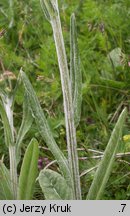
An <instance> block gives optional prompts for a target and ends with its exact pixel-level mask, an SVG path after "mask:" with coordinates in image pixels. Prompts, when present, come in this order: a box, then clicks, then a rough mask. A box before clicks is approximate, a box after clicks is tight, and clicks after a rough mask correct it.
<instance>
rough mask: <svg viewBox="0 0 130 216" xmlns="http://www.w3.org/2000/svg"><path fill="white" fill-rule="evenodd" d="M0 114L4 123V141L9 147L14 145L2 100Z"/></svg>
mask: <svg viewBox="0 0 130 216" xmlns="http://www.w3.org/2000/svg"><path fill="white" fill-rule="evenodd" d="M0 114H1V118H2V121H3V125H4V134H5V143H6V145H7V146H8V147H9V146H10V145H14V142H13V136H12V130H11V127H10V124H9V120H8V117H7V114H6V111H5V108H4V105H3V103H2V101H0Z"/></svg>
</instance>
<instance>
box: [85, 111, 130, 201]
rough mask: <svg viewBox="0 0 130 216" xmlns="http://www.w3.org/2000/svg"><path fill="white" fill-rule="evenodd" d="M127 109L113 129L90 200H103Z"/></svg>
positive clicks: (95, 177) (90, 193)
mask: <svg viewBox="0 0 130 216" xmlns="http://www.w3.org/2000/svg"><path fill="white" fill-rule="evenodd" d="M126 114H127V110H126V108H125V109H124V110H123V111H122V113H121V114H120V116H119V119H118V121H117V123H116V125H115V127H114V129H113V132H112V134H111V137H110V140H109V142H108V145H107V147H106V149H105V152H104V156H103V158H102V160H101V162H100V164H99V166H98V169H97V171H96V173H95V176H94V179H93V182H92V185H91V187H90V189H89V192H88V195H87V199H88V200H99V199H101V196H102V193H103V191H104V188H105V186H106V183H107V181H108V178H109V176H110V173H111V170H112V167H113V163H114V159H115V154H116V152H117V149H118V146H119V141H120V138H121V136H122V128H123V125H124V121H125V118H126Z"/></svg>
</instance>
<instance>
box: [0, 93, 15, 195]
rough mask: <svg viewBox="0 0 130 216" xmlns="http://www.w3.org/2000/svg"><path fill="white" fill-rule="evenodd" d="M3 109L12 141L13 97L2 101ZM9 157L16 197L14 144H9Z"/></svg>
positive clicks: (13, 189) (12, 184)
mask: <svg viewBox="0 0 130 216" xmlns="http://www.w3.org/2000/svg"><path fill="white" fill-rule="evenodd" d="M3 102H4V107H5V111H6V114H7V117H8V121H9V125H10V128H11V132H12V138H13V143H14V125H13V110H12V102H13V99H12V98H11V97H8V96H7V97H6V99H5V100H4V101H3ZM9 158H10V179H11V186H12V191H13V198H14V199H16V198H17V163H16V148H15V145H12V144H10V145H9Z"/></svg>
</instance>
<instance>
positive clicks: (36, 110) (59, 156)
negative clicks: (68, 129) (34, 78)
mask: <svg viewBox="0 0 130 216" xmlns="http://www.w3.org/2000/svg"><path fill="white" fill-rule="evenodd" d="M20 72H21V78H22V81H23V84H24V88H25V91H26V94H27V96H28V100H29V106H30V107H31V109H32V114H33V117H34V119H35V122H36V124H37V127H38V130H39V132H40V133H41V136H42V138H43V139H44V141H45V142H46V144H47V146H48V148H49V149H50V151H51V152H52V154H53V155H54V157H55V159H56V160H57V162H58V164H59V166H60V169H61V172H62V173H63V176H64V178H65V179H66V181H67V182H68V184H69V185H70V186H72V178H71V173H70V169H69V166H68V161H67V159H66V157H65V156H64V154H63V153H62V151H61V150H60V149H59V147H58V145H57V143H56V142H55V140H54V138H53V135H52V132H51V129H50V127H49V125H48V122H47V120H46V118H45V115H44V112H43V110H42V108H41V106H40V103H39V101H38V98H37V96H36V93H35V91H34V89H33V87H32V85H31V83H30V81H29V80H28V78H27V76H26V74H25V73H24V72H23V71H22V70H21V71H20Z"/></svg>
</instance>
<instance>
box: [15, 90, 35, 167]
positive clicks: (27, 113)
mask: <svg viewBox="0 0 130 216" xmlns="http://www.w3.org/2000/svg"><path fill="white" fill-rule="evenodd" d="M32 121H33V118H32V113H31V109H30V106H29V103H28V98H27V96H26V94H25V97H24V102H23V118H22V123H21V126H20V129H19V131H18V135H17V139H16V154H17V155H16V156H17V163H18V162H19V160H20V148H21V144H22V141H23V139H24V136H25V135H26V133H27V132H28V130H29V129H30V127H31V125H32Z"/></svg>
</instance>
